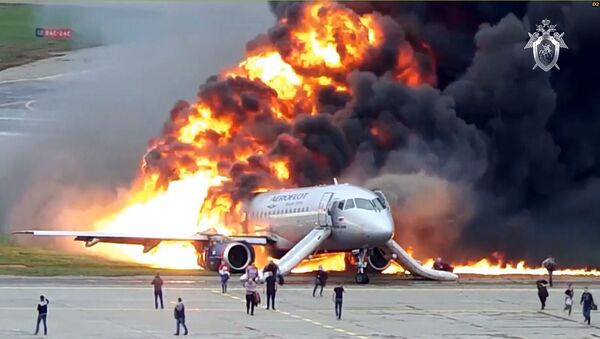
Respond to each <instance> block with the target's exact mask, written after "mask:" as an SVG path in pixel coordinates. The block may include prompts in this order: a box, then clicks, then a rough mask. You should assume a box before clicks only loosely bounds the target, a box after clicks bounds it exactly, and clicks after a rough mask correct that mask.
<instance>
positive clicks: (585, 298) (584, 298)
mask: <svg viewBox="0 0 600 339" xmlns="http://www.w3.org/2000/svg"><path fill="white" fill-rule="evenodd" d="M542 267H544V268H545V269H546V270H547V271H548V280H544V279H540V280H538V281H536V283H535V284H536V286H537V291H538V293H537V294H538V298H539V299H540V303H541V309H542V310H544V309H545V308H546V300H547V299H548V297H549V296H550V293H549V292H548V287H552V286H553V281H552V275H553V273H554V271H556V270H558V264H557V263H556V260H555V259H554V257H548V258H546V259H544V261H542ZM564 294H565V305H564V308H563V312H568V314H569V317H570V316H571V312H572V311H573V303H574V300H575V289H574V288H573V284H571V283H569V285H568V286H567V289H566V290H565V292H564ZM579 304H580V305H581V310H582V313H583V319H584V320H583V321H584V322H585V323H586V324H588V325H590V324H591V321H592V319H591V313H592V310H597V309H598V306H597V305H596V303H594V297H593V296H592V294H591V293H590V291H589V289H588V287H587V286H585V287H584V288H583V293H581V298H580V300H579Z"/></svg>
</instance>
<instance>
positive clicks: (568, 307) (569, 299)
mask: <svg viewBox="0 0 600 339" xmlns="http://www.w3.org/2000/svg"><path fill="white" fill-rule="evenodd" d="M572 285H573V284H569V287H567V289H566V290H565V308H564V309H563V312H564V311H569V317H570V316H571V311H572V310H573V297H574V296H575V292H574V291H573V287H572Z"/></svg>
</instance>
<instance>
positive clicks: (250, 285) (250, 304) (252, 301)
mask: <svg viewBox="0 0 600 339" xmlns="http://www.w3.org/2000/svg"><path fill="white" fill-rule="evenodd" d="M244 288H245V289H246V314H250V315H254V306H255V305H256V283H255V282H254V279H248V280H246V282H244Z"/></svg>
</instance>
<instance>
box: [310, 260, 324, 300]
mask: <svg viewBox="0 0 600 339" xmlns="http://www.w3.org/2000/svg"><path fill="white" fill-rule="evenodd" d="M327 278H328V275H327V272H326V271H325V270H324V269H323V266H321V265H319V270H318V271H317V274H316V276H315V288H313V297H314V296H315V294H316V293H317V288H318V287H319V286H320V287H321V291H319V296H321V297H322V296H323V288H324V287H325V285H326V284H327Z"/></svg>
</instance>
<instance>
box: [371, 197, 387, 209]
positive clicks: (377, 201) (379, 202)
mask: <svg viewBox="0 0 600 339" xmlns="http://www.w3.org/2000/svg"><path fill="white" fill-rule="evenodd" d="M373 204H375V207H377V209H379V210H381V211H383V210H384V209H385V207H384V206H383V204H382V203H381V201H379V198H377V199H373Z"/></svg>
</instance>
